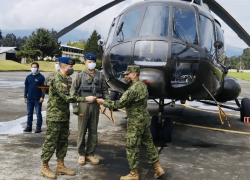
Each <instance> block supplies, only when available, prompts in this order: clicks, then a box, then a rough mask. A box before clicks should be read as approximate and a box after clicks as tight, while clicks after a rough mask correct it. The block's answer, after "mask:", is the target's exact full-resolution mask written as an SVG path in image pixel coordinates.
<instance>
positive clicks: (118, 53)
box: [110, 42, 132, 78]
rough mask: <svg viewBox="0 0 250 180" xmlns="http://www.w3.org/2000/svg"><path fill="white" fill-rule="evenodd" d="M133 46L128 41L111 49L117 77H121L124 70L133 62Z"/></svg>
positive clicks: (113, 71)
mask: <svg viewBox="0 0 250 180" xmlns="http://www.w3.org/2000/svg"><path fill="white" fill-rule="evenodd" d="M131 46H132V45H131V42H126V43H123V44H119V45H117V46H114V47H113V48H112V49H111V51H110V63H111V65H112V73H113V75H114V77H115V78H119V77H121V76H122V71H126V69H127V66H128V65H129V64H131Z"/></svg>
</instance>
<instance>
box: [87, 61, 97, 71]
mask: <svg viewBox="0 0 250 180" xmlns="http://www.w3.org/2000/svg"><path fill="white" fill-rule="evenodd" d="M95 67H96V63H94V62H93V63H88V69H95Z"/></svg>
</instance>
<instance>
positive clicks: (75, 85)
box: [70, 70, 110, 106]
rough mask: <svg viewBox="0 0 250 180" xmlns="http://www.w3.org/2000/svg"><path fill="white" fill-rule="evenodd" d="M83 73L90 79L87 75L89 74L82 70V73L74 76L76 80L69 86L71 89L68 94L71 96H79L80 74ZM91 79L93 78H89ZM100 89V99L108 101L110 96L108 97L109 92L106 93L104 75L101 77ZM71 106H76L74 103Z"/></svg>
mask: <svg viewBox="0 0 250 180" xmlns="http://www.w3.org/2000/svg"><path fill="white" fill-rule="evenodd" d="M83 73H86V74H88V75H89V76H90V77H91V75H90V74H89V72H88V71H87V70H84V71H81V72H79V73H78V74H77V75H76V78H75V80H74V81H73V83H72V86H71V89H70V94H71V95H77V96H80V94H79V93H80V92H79V89H80V87H81V83H82V74H83ZM91 78H93V77H91ZM101 87H102V98H103V99H110V95H109V92H108V85H107V83H106V80H105V77H104V75H102V83H101ZM72 105H73V106H77V104H76V103H73V104H72Z"/></svg>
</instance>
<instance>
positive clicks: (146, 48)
mask: <svg viewBox="0 0 250 180" xmlns="http://www.w3.org/2000/svg"><path fill="white" fill-rule="evenodd" d="M167 50H168V43H167V42H165V41H137V42H136V44H135V52H134V62H135V64H137V65H144V66H165V65H166V64H167V62H166V59H167Z"/></svg>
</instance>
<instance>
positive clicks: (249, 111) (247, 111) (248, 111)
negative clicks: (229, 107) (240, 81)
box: [240, 98, 250, 122]
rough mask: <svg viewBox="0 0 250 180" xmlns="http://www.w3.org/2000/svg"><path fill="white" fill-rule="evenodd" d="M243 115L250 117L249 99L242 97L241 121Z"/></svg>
mask: <svg viewBox="0 0 250 180" xmlns="http://www.w3.org/2000/svg"><path fill="white" fill-rule="evenodd" d="M244 117H250V100H249V99H248V98H243V99H242V100H241V110H240V120H241V121H242V122H243V121H244Z"/></svg>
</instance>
